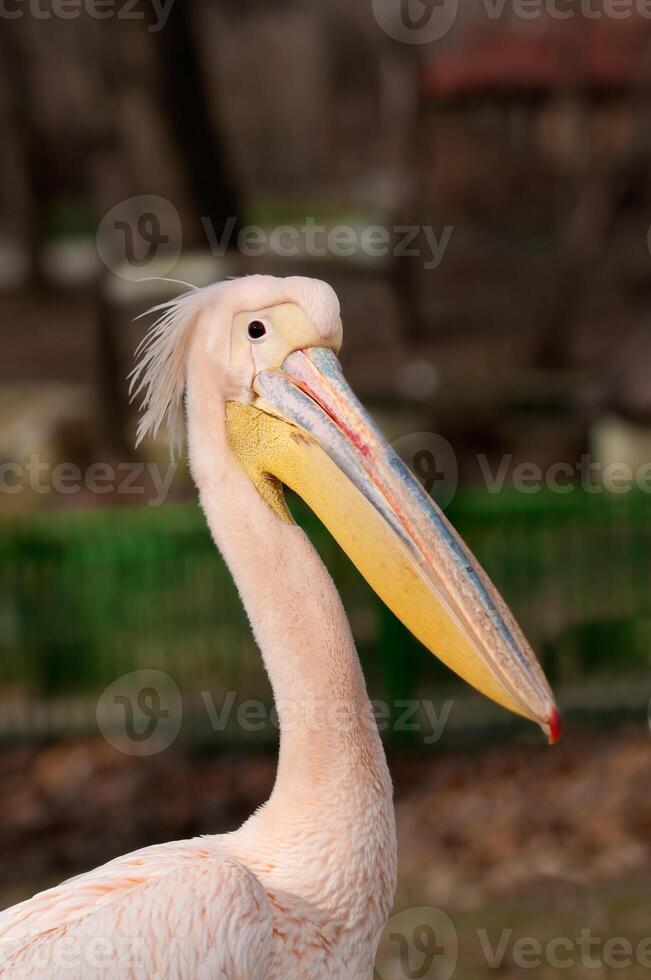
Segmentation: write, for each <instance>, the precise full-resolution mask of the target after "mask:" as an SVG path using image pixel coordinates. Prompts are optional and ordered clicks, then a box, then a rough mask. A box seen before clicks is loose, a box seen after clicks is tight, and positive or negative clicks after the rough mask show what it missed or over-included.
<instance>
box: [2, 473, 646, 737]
mask: <svg viewBox="0 0 651 980" xmlns="http://www.w3.org/2000/svg"><path fill="white" fill-rule="evenodd" d="M293 509H294V512H295V514H296V516H297V519H298V520H299V521H300V522H301V523H302V524H303V525H304V526H305V528H306V530H307V531H308V533H309V534H310V536H311V537H312V538H313V540H314V541H315V544H316V545H317V547H318V549H319V551H320V553H321V554H322V556H323V557H324V559H325V561H326V563H327V564H328V566H329V568H330V569H331V571H332V573H333V576H334V578H335V581H336V583H337V585H338V588H339V589H340V592H341V594H342V596H343V598H344V602H345V605H346V608H347V611H348V614H349V616H350V618H351V623H352V626H353V631H354V633H355V636H356V640H357V643H358V647H359V649H360V653H361V656H362V660H363V662H364V665H365V671H366V674H367V678H368V682H369V686H370V689H371V691H372V693H373V694H375V695H377V696H378V697H388V698H389V699H391V698H395V697H400V696H408V695H410V694H412V693H414V692H415V691H419V692H421V693H422V692H426V691H431V690H432V689H436V686H437V685H439V684H441V683H446V684H447V683H448V682H449V680H450V678H449V676H448V674H447V672H446V671H445V668H443V667H441V666H440V665H438V664H437V662H436V661H435V660H434V659H433V658H432V657H431V656H430V655H429V654H427V653H426V652H425V651H423V650H422V648H420V647H419V645H418V644H417V643H416V641H414V640H413V639H412V638H411V637H410V636H409V635H408V634H407V633H406V631H404V630H403V628H402V627H401V626H400V624H399V623H397V622H396V620H395V619H394V618H393V617H392V616H391V614H390V613H388V612H387V611H386V609H385V608H384V607H383V606H382V604H381V603H380V602H379V601H378V600H377V599H376V598H375V596H374V595H373V593H372V592H371V591H370V590H369V589H368V587H367V586H366V584H365V583H364V582H363V581H362V579H361V578H360V577H359V575H358V574H357V572H356V571H355V570H354V569H353V568H352V566H351V565H350V563H349V562H348V560H347V558H346V557H345V556H344V555H343V554H342V553H341V552H340V551H339V549H338V548H337V546H336V545H335V544H334V542H333V541H332V539H331V538H330V537H329V535H328V534H327V533H326V532H325V531H324V530H323V528H322V527H321V525H319V524H318V522H317V521H316V520H315V519H314V518H313V517H312V515H311V514H310V513H309V512H307V511H306V510H305V508H304V507H303V506H302V505H301V504H300V502H295V506H293ZM448 514H449V516H450V518H451V519H452V521H453V523H455V525H456V526H457V527H458V528H459V530H460V531H461V533H462V534H463V536H464V537H465V538H466V540H467V541H468V542H469V544H470V545H471V547H472V548H473V550H474V551H475V552H476V554H477V556H478V557H479V559H480V561H481V562H482V564H484V566H485V567H486V568H487V570H488V571H489V573H490V574H491V576H492V577H493V579H494V580H495V582H496V584H497V585H498V586H499V588H500V589H501V590H502V591H503V593H504V595H505V596H506V598H507V600H508V601H509V603H510V604H511V606H512V607H513V609H514V611H515V613H516V615H517V617H518V619H519V620H520V622H521V623H522V625H523V627H524V629H525V632H526V633H527V635H528V636H529V637H530V639H531V640H532V642H533V644H534V646H535V647H536V648H537V650H538V651H539V652H540V654H541V657H542V659H543V660H544V662H545V666H546V669H547V670H548V673H550V674H551V675H552V677H553V678H554V679H555V680H557V681H558V680H561V681H563V680H567V679H572V678H573V677H577V676H583V675H586V674H591V673H594V672H602V671H606V672H607V671H609V670H617V671H618V672H621V670H622V669H623V668H625V669H626V670H629V669H630V670H631V671H633V670H636V669H639V668H641V667H642V668H644V667H647V666H648V665H649V662H650V660H651V653H650V651H651V614H650V604H649V599H650V596H651V587H650V586H651V570H650V562H649V555H650V553H651V547H650V546H651V509H650V505H649V502H648V500H647V499H646V498H645V497H636V496H633V495H627V496H626V497H621V498H612V497H608V496H606V495H598V496H597V495H595V496H590V495H585V494H582V493H580V492H579V491H578V490H577V491H576V492H574V493H572V494H570V495H568V496H558V495H552V494H547V493H539V494H537V495H535V496H532V497H526V496H522V495H513V496H509V495H505V494H503V493H502V494H500V495H498V496H491V495H489V494H485V493H475V492H467V493H461V494H459V495H457V497H456V498H455V501H454V504H453V505H452V506H451V508H450V509H449V511H448ZM138 668H156V669H160V670H164V671H166V672H168V673H169V674H170V675H171V676H172V677H173V678H174V679H175V680H176V682H177V683H178V685H179V687H180V689H181V691H182V693H183V696H184V698H187V699H188V700H193V699H194V702H195V703H198V698H199V694H200V692H201V691H205V690H211V691H221V692H223V691H229V690H230V691H238V692H243V696H245V697H247V698H248V697H254V698H256V697H257V698H260V699H262V700H264V701H268V700H269V688H268V684H267V680H266V677H265V675H264V672H263V670H262V666H261V662H260V657H259V653H258V651H257V650H256V648H255V645H254V643H253V640H252V638H251V635H250V632H249V629H248V626H247V624H246V620H245V617H244V614H243V611H242V608H241V605H240V602H239V599H238V597H237V594H236V591H235V588H234V585H233V583H232V581H231V579H230V576H229V574H228V572H227V570H226V569H225V567H224V565H223V563H222V561H221V559H220V557H219V555H218V554H217V552H216V550H215V548H214V546H213V544H212V542H211V541H210V538H209V535H208V532H207V530H206V527H205V522H204V519H203V516H202V514H201V513H200V511H199V509H198V507H196V506H169V507H164V508H160V509H146V508H144V509H121V510H117V511H92V512H81V513H77V512H74V513H69V514H58V513H57V514H47V515H39V516H30V517H29V518H24V519H20V520H14V521H12V522H11V523H0V735H1V734H4V735H20V734H24V735H32V734H38V733H40V732H50V731H61V730H68V729H70V730H91V729H92V728H93V727H94V724H95V722H94V710H95V704H96V700H97V696H98V694H99V693H100V692H101V691H102V690H103V689H104V688H105V687H106V685H108V684H109V683H111V682H112V681H113V680H114V679H115V678H116V677H117V676H120V675H121V674H123V673H127V672H129V671H133V670H136V669H138Z"/></svg>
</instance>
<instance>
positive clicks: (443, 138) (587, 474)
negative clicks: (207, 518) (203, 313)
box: [0, 0, 651, 980]
mask: <svg viewBox="0 0 651 980" xmlns="http://www.w3.org/2000/svg"><path fill="white" fill-rule="evenodd" d="M460 6H461V5H460V4H457V3H455V2H451V0H443V2H441V0H439V2H434V0H364V2H363V3H357V4H351V3H346V2H344V0H330V2H329V3H328V4H325V3H317V2H316V0H192V2H190V0H166V2H162V0H160V2H158V3H157V2H155V0H137V2H135V3H133V2H130V3H128V4H127V3H126V2H124V0H115V3H109V4H106V3H99V2H94V0H79V2H78V3H77V2H76V0H67V2H66V3H63V2H61V0H30V2H29V3H23V2H21V0H7V2H6V3H5V4H4V5H3V7H2V11H1V12H0V18H1V19H2V20H3V23H2V25H1V30H0V54H1V57H0V126H1V127H2V140H1V141H0V311H1V322H2V356H0V507H1V508H2V516H1V519H0V783H1V785H2V793H3V807H2V817H1V818H0V855H1V859H0V907H4V906H5V905H8V904H11V903H12V902H15V901H18V900H20V899H22V898H25V897H27V896H29V895H31V894H32V893H33V892H34V891H35V890H38V889H39V888H41V887H45V886H47V885H49V884H53V883H55V882H56V881H59V880H60V879H62V878H64V877H67V876H70V875H71V874H74V873H77V872H80V871H83V870H85V869H87V868H89V867H91V866H93V865H95V864H97V863H100V862H102V861H104V860H107V859H109V858H111V857H113V856H115V855H116V854H118V853H121V852H123V851H126V850H129V849H132V848H136V847H138V846H141V845H145V844H148V843H154V842H158V841H161V840H166V839H169V838H172V837H182V836H192V835H195V834H198V833H208V832H223V831H226V830H229V829H232V828H234V827H235V826H237V825H238V824H239V823H240V822H241V821H242V820H243V819H245V817H246V816H247V815H248V814H249V813H250V812H251V810H252V809H253V808H254V807H256V806H257V805H259V804H260V803H261V802H263V800H264V799H265V798H266V796H267V794H268V793H269V791H270V788H271V786H272V782H273V776H274V765H275V745H276V737H277V732H276V729H275V726H274V723H273V722H274V719H273V715H272V713H271V711H270V709H271V704H270V692H269V688H268V684H267V681H266V678H265V676H264V673H263V670H262V667H261V663H260V658H259V654H258V652H257V650H256V648H255V645H254V643H253V641H252V638H251V635H250V631H249V629H248V626H247V624H246V621H245V617H244V614H243V612H242V610H241V608H240V604H239V601H238V599H237V596H236V593H235V589H234V587H233V585H232V583H231V582H230V580H229V577H228V575H227V573H226V571H225V569H224V566H223V564H222V562H221V560H220V558H219V556H218V555H217V553H216V551H215V549H214V547H213V546H212V544H211V542H210V540H209V537H208V533H207V530H206V528H205V526H204V520H203V517H202V515H201V513H200V512H199V510H198V506H197V504H196V497H195V492H194V489H193V487H192V484H191V481H190V479H189V476H188V473H187V468H186V466H185V464H184V463H183V462H181V463H180V464H179V465H178V466H174V467H173V466H171V465H170V464H169V459H168V452H167V444H166V439H165V436H164V435H162V436H161V439H160V440H159V441H156V442H153V441H151V442H148V443H147V444H146V445H143V446H142V447H141V449H140V450H139V451H137V452H136V451H135V450H134V433H135V409H134V407H133V406H131V405H130V404H129V399H128V385H127V381H126V378H127V375H128V373H129V371H130V369H131V366H132V364H133V356H134V351H135V348H136V346H137V344H138V343H139V341H140V340H141V339H142V336H143V333H144V331H145V329H146V327H147V326H148V325H150V324H151V322H152V317H151V316H149V317H145V318H143V319H140V320H136V319H135V317H137V316H138V315H139V314H141V313H143V312H144V311H145V310H147V309H148V308H150V307H152V306H154V305H155V304H157V303H160V302H163V301H165V300H166V299H169V298H170V297H171V296H173V295H175V294H176V293H177V292H178V291H179V290H180V289H183V288H184V287H183V286H182V285H178V284H174V283H170V282H165V281H161V277H162V278H163V279H164V278H165V277H167V278H168V279H170V278H171V279H176V280H181V281H183V282H187V283H191V284H194V285H204V284H207V283H209V282H213V281H215V280H218V279H221V278H224V277H225V276H232V275H242V274H248V273H252V272H268V273H272V274H276V275H294V274H300V275H308V276H315V277H319V278H323V279H326V280H327V281H328V282H330V283H331V284H332V285H333V286H334V288H335V289H336V291H337V292H338V294H339V297H340V299H341V304H342V314H343V319H344V326H345V344H344V348H343V351H342V363H343V366H344V370H345V372H346V374H347V376H348V379H349V381H350V382H351V384H352V387H353V388H354V389H355V391H356V392H357V393H358V394H359V396H360V397H361V398H362V400H363V401H364V402H365V403H366V404H367V405H368V406H369V408H370V409H371V411H372V412H373V414H374V415H375V417H376V418H377V419H378V421H379V423H380V425H381V426H382V427H383V428H384V431H385V432H386V433H387V435H388V436H389V437H390V438H391V439H392V440H393V441H394V444H395V446H396V448H397V449H398V451H399V452H400V453H401V454H402V455H403V456H404V458H405V459H406V461H407V462H408V463H409V465H410V466H412V467H413V468H414V470H415V472H416V474H417V475H418V476H419V478H420V479H421V480H422V482H423V484H424V485H425V487H426V489H427V490H428V491H429V492H430V493H432V495H433V496H434V497H435V498H436V499H437V500H439V502H440V503H441V504H442V505H443V506H444V507H445V509H446V513H447V514H448V516H449V517H450V519H451V520H452V521H453V523H454V524H455V525H456V526H457V527H458V528H459V530H460V531H461V533H462V534H463V535H464V536H465V537H466V539H467V540H468V542H469V543H470V545H471V546H472V548H473V549H474V550H475V552H476V553H477V555H478V557H479V558H480V560H481V561H482V563H483V564H484V565H485V567H486V568H487V570H488V571H489V573H490V574H491V576H492V577H493V578H494V580H495V581H496V583H497V585H498V586H499V587H500V589H501V590H502V591H503V593H504V594H505V597H506V598H507V600H508V601H509V603H510V604H511V605H512V607H513V609H514V611H515V613H516V615H517V617H518V618H519V620H520V622H521V623H522V625H523V627H524V629H525V632H526V633H527V635H528V636H529V638H530V639H531V641H532V643H533V645H534V647H535V649H536V650H537V652H538V653H539V655H540V658H541V660H542V661H543V663H544V665H545V669H546V671H547V674H548V676H549V677H550V680H551V681H552V682H553V685H554V687H555V689H556V691H557V693H558V696H559V700H560V703H561V705H562V707H563V708H564V710H565V713H566V734H565V738H564V739H563V741H562V742H561V743H560V744H559V745H557V746H556V747H555V748H554V749H553V750H551V749H549V748H547V747H546V746H545V745H543V744H542V742H541V738H540V735H539V733H537V732H536V731H533V730H532V729H531V726H527V725H524V724H523V725H520V724H519V723H518V722H517V721H516V720H515V719H513V718H510V717H508V716H507V715H506V713H505V712H501V711H500V710H499V709H497V708H494V707H493V706H492V705H490V704H489V703H488V702H486V701H484V700H482V699H481V698H480V696H478V695H473V694H472V692H470V691H469V690H468V689H466V688H464V687H463V685H461V684H460V683H457V682H455V680H454V678H453V677H452V676H451V675H450V674H449V673H448V672H447V671H446V670H445V669H444V668H443V667H442V666H440V665H439V664H438V663H437V662H436V661H435V660H434V659H433V658H432V657H431V656H430V655H429V654H427V653H426V652H425V651H423V650H422V649H421V648H419V647H418V645H417V644H416V643H415V641H413V640H412V639H411V638H410V637H409V636H408V635H407V634H406V633H405V632H404V631H403V629H402V627H400V625H399V624H398V623H397V622H396V621H395V620H394V619H393V618H392V617H391V616H390V614H388V613H387V612H386V610H384V608H383V607H382V606H381V604H380V603H379V601H378V600H376V599H375V597H374V596H373V595H372V594H371V593H370V591H369V590H368V589H367V587H366V586H365V585H364V583H363V582H362V581H361V580H360V579H359V577H358V576H357V574H356V573H355V571H354V570H353V569H352V567H351V566H350V564H349V563H348V560H347V559H346V558H345V556H344V555H342V554H341V553H340V552H339V551H338V549H337V547H336V545H335V544H334V543H333V542H332V541H331V540H330V539H329V538H328V536H327V535H326V533H325V532H324V531H323V529H322V528H320V526H319V525H318V523H317V522H316V520H315V519H314V518H313V517H311V516H310V514H309V513H308V512H306V510H305V508H304V507H302V506H301V505H300V502H298V501H292V508H293V510H294V513H295V516H296V518H297V520H299V521H300V522H301V523H302V524H304V526H305V527H306V529H307V531H308V533H309V534H310V535H311V536H312V538H313V540H314V541H315V543H316V545H317V547H318V548H319V550H320V552H321V554H322V555H323V557H324V559H325V560H326V562H327V563H328V565H329V567H330V568H331V570H332V572H333V574H334V577H335V580H336V582H337V585H338V587H339V589H340V591H341V593H342V596H343V599H344V602H345V605H346V608H347V611H348V613H349V615H350V618H351V622H352V625H353V630H354V633H355V637H356V641H357V644H358V648H359V650H360V655H361V657H362V660H363V663H364V668H365V672H366V676H367V680H368V684H369V688H370V691H371V694H372V696H373V698H375V699H377V701H378V703H379V705H380V717H381V718H382V719H383V726H382V727H383V729H384V735H385V738H386V742H387V750H388V752H389V758H390V764H391V768H392V772H393V776H394V780H395V786H396V807H397V816H398V832H399V843H400V862H401V867H400V882H399V890H398V896H397V900H396V911H397V912H398V913H400V915H399V917H398V919H397V920H395V921H394V923H393V925H392V927H391V928H389V930H388V931H387V935H386V937H385V941H384V942H383V945H382V949H381V952H380V956H379V959H378V966H377V970H378V974H377V975H378V977H380V978H403V977H408V976H409V977H414V976H418V977H436V978H438V980H441V978H447V977H450V976H452V975H453V973H452V972H450V971H451V970H453V971H454V969H455V967H456V972H454V976H457V977H461V978H467V977H473V978H477V977H483V976H489V975H494V974H495V973H496V971H497V972H498V973H499V975H500V976H503V977H511V976H513V977H515V976H520V975H521V974H522V971H523V970H525V969H527V968H528V969H532V968H533V966H532V961H531V958H530V959H529V961H528V962H527V961H525V962H524V964H523V962H522V955H521V951H520V952H518V947H516V945H515V944H516V941H517V940H518V939H522V940H525V939H527V938H532V937H533V938H534V939H536V940H538V941H539V942H540V943H541V944H542V946H543V950H544V951H545V950H546V952H543V955H542V958H541V962H540V963H538V964H534V965H535V975H536V976H541V977H546V976H550V977H551V976H556V975H557V973H558V970H559V964H558V962H557V961H555V960H554V955H553V954H552V953H551V952H550V951H549V948H548V946H547V944H548V942H549V941H550V940H554V939H557V938H558V937H569V939H570V941H571V943H572V944H573V945H572V949H571V951H570V952H568V951H567V948H566V947H564V948H563V950H562V953H561V954H560V956H561V959H562V958H564V959H565V963H564V964H561V966H562V967H563V969H564V973H565V975H566V976H571V977H575V976H576V977H579V976H584V975H586V976H592V977H595V976H600V977H612V976H626V977H637V976H640V977H641V976H643V975H646V974H647V973H648V968H649V967H651V940H648V937H649V936H650V935H651V932H650V928H649V921H650V915H649V913H650V912H651V889H650V887H649V884H648V882H649V872H650V871H651V756H650V748H651V743H650V741H649V722H648V703H649V697H650V696H651V690H650V685H649V666H650V661H651V613H650V606H649V599H650V586H651V562H650V559H649V555H650V551H651V511H650V506H649V505H650V501H651V498H650V494H651V386H650V384H649V380H648V379H649V377H650V375H651V329H650V324H651V320H650V311H649V303H650V300H651V275H650V272H651V258H650V254H649V241H650V236H649V223H650V222H651V128H650V127H651V123H650V119H651V116H650V114H649V109H650V106H651V6H649V5H648V4H645V3H644V2H643V0H630V2H627V0H610V2H608V0H604V2H603V3H602V2H601V0H581V2H574V0H566V2H564V3H563V2H560V0H558V2H554V3H552V2H551V0H540V2H539V3H538V2H536V0H527V2H522V0H520V2H517V0H507V2H502V3H498V2H496V0H481V2H479V0H467V2H466V0H464V4H463V9H459V8H460ZM116 695H117V697H116ZM250 699H255V700H256V704H258V706H260V705H262V706H263V707H264V709H265V710H263V711H262V712H261V714H260V716H259V719H258V720H257V721H256V723H255V724H252V723H250V721H249V720H247V719H248V717H249V716H248V715H246V711H245V709H246V705H247V704H249V703H250ZM256 717H258V716H256ZM403 910H406V911H403ZM432 910H434V911H432ZM436 910H438V911H436ZM432 916H433V917H434V918H432ZM441 916H443V917H444V918H443V919H442V918H441ZM437 917H438V918H437ZM442 922H443V925H441V923H442ZM428 925H431V935H437V936H438V937H439V941H438V946H437V947H436V949H435V951H434V952H436V955H432V956H429V954H428V952H427V950H425V952H423V942H422V936H423V935H424V933H423V929H425V928H426V927H427V926H428ZM450 927H451V928H450ZM441 930H442V932H443V933H444V934H445V935H444V938H443V939H441V938H440V937H441V934H442V932H441ZM446 930H447V931H446ZM585 930H588V931H589V933H590V935H591V936H592V937H596V939H597V940H598V942H597V944H596V945H593V946H592V947H591V953H590V955H591V956H592V959H593V962H592V963H590V962H587V960H586V955H585V952H584V950H582V948H581V946H580V944H578V939H579V937H580V936H581V935H582V934H584V933H585ZM396 936H398V937H400V936H403V937H404V940H405V941H404V942H401V941H400V940H399V939H398V940H396ZM504 936H506V937H507V938H506V939H504V938H503V937H504ZM500 941H502V943H503V946H502V947H500V945H499V944H500ZM609 941H610V946H608V943H609ZM617 941H620V944H619V946H618V945H617ZM645 941H647V942H646V946H645V945H644V943H645ZM622 944H623V945H622ZM626 944H628V947H630V951H629V953H628V954H627V953H626V949H627V948H628V947H627V945H626ZM498 947H499V949H501V953H499V950H498V953H499V955H498V953H496V954H495V955H496V957H497V959H498V960H499V962H496V961H491V956H490V955H488V953H487V949H488V951H489V952H490V950H492V951H493V952H494V951H495V950H496V948H498ZM455 950H456V951H458V961H457V958H456V955H455ZM622 950H623V952H622ZM645 950H646V952H645ZM437 951H438V952H437ZM645 955H646V957H647V959H646V961H645V960H644V956H645ZM534 959H535V957H534ZM557 959H558V957H557ZM587 959H588V960H589V957H588V958H587Z"/></svg>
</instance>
